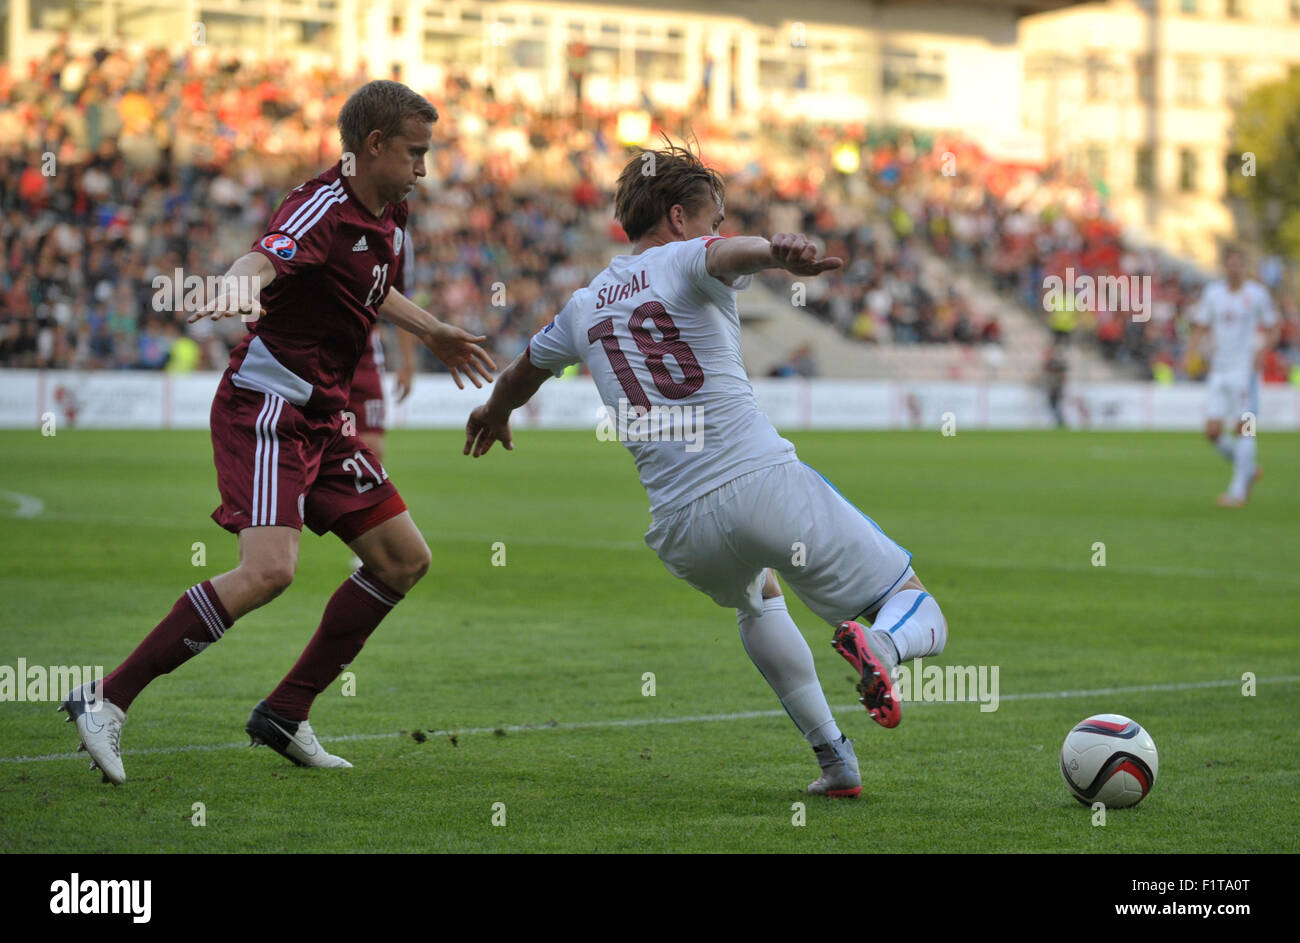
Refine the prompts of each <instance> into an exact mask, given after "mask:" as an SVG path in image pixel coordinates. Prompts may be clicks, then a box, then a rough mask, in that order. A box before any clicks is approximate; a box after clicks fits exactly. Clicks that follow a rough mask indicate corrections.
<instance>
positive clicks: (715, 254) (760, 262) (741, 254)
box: [704, 232, 844, 284]
mask: <svg viewBox="0 0 1300 943" xmlns="http://www.w3.org/2000/svg"><path fill="white" fill-rule="evenodd" d="M843 264H844V260H843V259H839V258H834V257H832V258H828V259H819V258H817V246H816V245H815V244H814V243H813V241H812V240H811V239H809V238H807V237H806V236H801V235H798V234H793V233H784V232H783V233H777V234H776V235H775V236H773V237H772V241H771V242H768V241H767V240H766V239H764V238H762V237H761V236H733V237H732V238H730V239H717V240H714V241H713V242H710V243H709V246H708V248H707V249H705V250H704V265H705V267H706V268H707V269H708V270H709V274H710V275H712V276H713V277H715V278H720V279H722V280H723V281H724V282H727V283H728V284H730V283H731V281H732V280H733V279H736V278H738V277H740V276H741V275H753V274H754V273H755V272H761V271H762V270H763V269H769V268H782V269H785V270H786V271H787V272H789V273H790V274H792V275H820V274H821V273H822V272H829V271H830V270H831V269H837V268H839V267H840V266H841V265H843Z"/></svg>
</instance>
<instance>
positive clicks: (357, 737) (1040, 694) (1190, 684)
mask: <svg viewBox="0 0 1300 943" xmlns="http://www.w3.org/2000/svg"><path fill="white" fill-rule="evenodd" d="M1298 681H1300V675H1281V676H1279V677H1276V678H1257V679H1256V680H1255V683H1256V684H1295V683H1296V682H1298ZM1241 684H1242V681H1241V680H1240V679H1238V678H1229V679H1226V680H1221V681H1183V682H1172V683H1168V684H1135V685H1130V686H1128V687H1120V688H1096V689H1095V690H1091V691H1031V692H1026V693H1023V694H1003V695H1002V696H1000V697H999V698H998V703H999V704H1000V703H1001V702H1003V701H1040V700H1056V699H1059V698H1074V697H1101V696H1103V695H1113V694H1150V693H1161V692H1166V691H1199V690H1202V689H1205V688H1231V687H1237V686H1239V685H1241ZM904 703H906V704H907V705H908V707H909V708H913V707H921V706H928V705H932V704H944V703H961V704H975V703H978V702H977V701H960V702H947V701H909V702H904ZM860 706H861V705H859V704H856V703H855V704H851V705H843V704H842V705H839V706H837V707H835V708H833V710H835V711H838V712H840V713H848V712H850V711H854V710H857V709H858V708H859V707H860ZM784 716H786V714H785V711H784V710H764V711H739V712H736V713H731V714H694V715H691V716H686V717H632V718H627V719H625V720H586V721H574V722H568V723H559V722H556V723H550V724H503V725H500V726H497V727H462V728H460V729H458V730H427V731H424V733H425V736H426V737H429V738H432V737H449V736H457V737H467V736H474V735H475V734H485V733H496V732H497V731H498V730H499V731H502V732H503V733H529V732H531V731H536V730H599V729H608V728H614V727H658V726H666V725H671V724H713V723H726V722H729V721H733V720H759V719H766V718H769V717H784ZM409 736H410V733H409V732H407V733H403V732H400V731H391V732H389V733H350V734H344V735H343V736H341V737H322V738H321V742H322V743H353V742H357V741H362V740H391V739H393V738H395V737H409ZM247 746H248V744H246V743H210V744H191V745H189V746H180V747H148V748H146V749H143V750H123V751H122V755H123V756H151V755H157V754H170V753H211V752H213V751H215V750H236V749H242V748H246V747H247ZM85 758H86V757H85V754H83V753H47V754H44V755H42V756H0V763H47V762H50V761H52V760H77V759H82V760H84V759H85Z"/></svg>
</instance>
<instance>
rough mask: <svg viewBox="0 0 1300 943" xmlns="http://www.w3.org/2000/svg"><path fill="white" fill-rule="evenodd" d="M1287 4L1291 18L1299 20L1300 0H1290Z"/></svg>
mask: <svg viewBox="0 0 1300 943" xmlns="http://www.w3.org/2000/svg"><path fill="white" fill-rule="evenodd" d="M1287 6H1288V8H1289V10H1290V12H1291V19H1293V20H1300V0H1291V2H1290V3H1289V4H1287Z"/></svg>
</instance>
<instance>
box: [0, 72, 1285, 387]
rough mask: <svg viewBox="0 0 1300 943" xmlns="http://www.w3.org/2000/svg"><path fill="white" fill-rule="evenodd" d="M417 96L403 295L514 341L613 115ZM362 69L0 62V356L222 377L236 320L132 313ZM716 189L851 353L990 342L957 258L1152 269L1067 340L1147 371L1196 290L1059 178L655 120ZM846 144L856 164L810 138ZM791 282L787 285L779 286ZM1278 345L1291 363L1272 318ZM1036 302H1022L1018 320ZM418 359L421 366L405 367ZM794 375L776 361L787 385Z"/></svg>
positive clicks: (600, 161)
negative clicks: (776, 242) (774, 237)
mask: <svg viewBox="0 0 1300 943" xmlns="http://www.w3.org/2000/svg"><path fill="white" fill-rule="evenodd" d="M447 76H448V77H447V79H446V81H445V83H444V86H443V87H442V88H440V89H434V90H426V91H427V92H428V94H429V96H430V98H431V99H432V100H433V101H434V102H435V104H436V105H437V107H438V109H439V112H440V120H439V122H438V126H437V130H436V132H435V147H434V149H433V151H432V152H431V155H430V161H429V173H428V176H427V177H426V178H425V180H424V181H422V185H421V187H420V188H419V190H418V191H417V192H416V193H414V194H412V196H411V197H410V202H411V207H412V212H411V219H412V224H411V225H412V233H411V237H412V240H413V242H412V244H413V246H414V247H415V252H416V255H415V265H414V271H413V272H411V273H408V279H407V284H408V287H409V288H410V293H411V294H412V297H413V298H414V299H415V300H416V301H417V303H419V304H421V305H423V306H425V307H427V308H428V309H429V310H430V311H432V312H433V313H434V314H435V315H437V316H438V317H440V318H444V319H447V320H450V321H452V322H454V323H457V324H459V325H461V326H463V327H465V328H467V329H468V330H471V331H475V332H481V333H484V334H487V335H488V336H489V337H490V338H491V345H492V347H493V350H494V352H495V353H496V354H497V355H498V357H499V358H509V357H510V356H513V354H514V353H516V352H517V351H518V350H520V349H522V347H523V346H524V344H525V343H526V341H527V338H528V336H529V335H530V334H531V333H532V332H533V331H534V330H536V329H537V328H538V327H539V326H541V325H542V324H544V323H545V322H546V321H547V320H549V319H550V318H551V317H552V316H553V315H554V313H555V312H556V311H558V310H559V308H560V307H562V306H563V304H564V302H565V301H566V300H567V299H568V296H569V294H570V293H571V292H572V291H573V290H574V289H575V288H577V287H580V286H582V285H585V284H586V283H587V282H588V281H589V280H590V279H591V277H592V276H593V275H594V274H595V273H596V272H597V271H599V270H600V269H601V268H602V267H603V266H604V265H605V264H606V262H607V261H608V257H609V255H610V254H611V251H618V250H617V247H616V243H617V242H619V241H620V240H623V239H624V238H625V237H624V236H623V234H622V231H621V230H620V229H619V227H618V226H617V224H615V223H614V221H613V220H612V218H611V209H610V207H611V202H612V186H613V183H614V180H615V179H616V177H617V173H618V171H619V169H620V168H621V166H622V164H623V162H624V161H625V160H626V159H627V157H628V151H627V149H626V148H624V147H623V146H621V145H620V144H619V143H618V142H617V140H616V133H615V127H616V122H617V115H616V114H615V113H613V112H601V111H599V110H595V109H593V108H592V107H591V106H590V105H589V104H588V105H586V106H584V107H583V108H582V110H581V111H579V112H575V113H565V114H562V113H551V112H543V111H539V110H538V109H536V108H532V107H529V106H526V105H523V104H521V103H518V102H513V101H503V100H500V99H499V98H498V96H497V95H496V94H495V93H494V91H493V88H492V87H491V86H490V85H488V86H482V85H475V84H473V83H471V82H470V81H468V80H467V79H466V78H465V77H464V76H463V75H459V74H457V73H455V72H448V73H447ZM365 78H366V76H359V75H355V76H346V75H341V74H339V73H337V72H332V71H328V70H310V71H303V70H295V69H292V68H291V67H290V66H289V65H287V64H285V63H282V62H275V61H253V62H241V61H239V60H235V59H230V58H226V57H222V56H220V55H216V54H212V53H209V52H208V51H206V50H205V51H203V52H202V53H199V52H188V53H187V54H185V55H180V56H176V55H173V54H171V53H168V52H166V51H163V50H153V51H150V52H148V53H147V54H144V55H131V54H129V53H127V52H125V51H120V50H118V51H113V50H108V49H100V50H97V51H95V52H94V53H92V54H88V55H74V54H72V53H70V52H69V51H68V50H67V49H66V48H63V47H57V48H55V49H53V50H52V51H51V52H50V53H49V54H48V55H47V56H45V57H44V58H42V59H39V60H36V61H33V62H32V63H30V64H27V65H22V66H16V67H13V68H10V67H4V66H0V366H18V367H73V368H87V369H105V368H143V369H159V368H168V369H192V368H196V367H197V368H205V367H206V368H210V369H220V368H222V367H224V365H225V363H226V360H227V357H228V352H229V349H230V348H231V347H232V346H233V345H234V344H235V343H237V342H238V340H239V337H240V336H241V334H242V332H243V330H244V326H243V325H242V323H240V322H238V321H236V320H233V319H232V320H227V321H224V322H219V323H215V324H214V323H213V322H207V321H203V322H199V323H197V324H195V325H188V324H186V321H185V314H186V313H185V312H184V311H176V310H174V309H172V307H170V306H168V305H164V304H159V303H157V299H156V297H155V296H156V294H157V284H158V283H157V281H156V280H157V279H158V278H159V277H160V276H161V277H164V278H172V277H174V275H175V274H177V273H181V274H183V275H187V276H188V275H199V276H201V277H203V276H209V275H216V274H219V273H220V272H222V271H224V270H225V268H226V267H227V266H228V265H229V264H230V262H232V261H233V260H234V259H235V258H237V257H238V256H239V255H241V254H242V253H243V252H244V251H246V250H247V248H248V247H249V245H251V243H252V242H253V240H254V239H255V238H256V237H257V236H258V235H260V233H261V232H262V228H263V227H264V226H265V224H266V221H267V220H268V219H269V218H270V216H271V214H272V212H273V211H274V209H275V207H276V205H277V204H278V202H279V200H280V199H281V198H282V197H283V195H284V194H285V192H287V190H289V189H290V188H292V187H293V186H296V185H297V184H298V183H300V182H302V181H303V180H305V179H308V178H309V177H311V176H314V175H315V174H316V173H318V172H320V171H321V170H322V169H324V168H325V167H328V166H329V165H330V164H332V163H333V162H334V161H335V160H336V159H337V156H338V143H337V133H336V130H335V127H334V124H333V119H334V116H335V115H336V114H337V112H338V109H339V107H340V106H341V105H342V103H343V101H344V100H345V99H346V97H347V95H348V94H349V92H350V91H352V90H353V89H354V88H356V87H357V86H358V85H359V84H361V83H362V82H363V81H364V80H365ZM654 119H655V127H656V129H659V128H662V129H663V130H665V131H667V132H668V133H670V134H673V135H678V136H681V135H685V134H686V133H688V132H689V133H691V134H692V135H693V136H694V137H695V138H696V139H698V142H699V147H700V149H701V151H702V152H703V153H704V155H705V156H706V158H707V159H708V160H709V161H710V163H712V164H714V165H715V166H717V167H718V168H719V169H720V170H721V171H723V172H724V174H725V175H726V176H727V179H728V199H727V221H726V223H725V224H724V227H723V231H724V232H755V233H765V234H771V233H773V232H782V231H803V232H809V233H814V234H817V235H818V236H820V237H821V238H823V239H824V240H825V242H826V252H827V254H831V255H838V256H841V257H842V258H844V259H845V260H846V264H845V266H844V267H843V268H842V269H841V270H839V271H836V272H833V273H830V274H828V275H826V276H823V277H821V278H818V279H808V280H804V281H803V282H801V283H800V285H799V286H797V288H792V285H791V282H790V280H789V279H788V278H782V277H781V276H780V275H777V274H769V275H768V276H766V277H765V278H764V281H765V282H766V284H767V285H768V286H769V288H770V289H771V290H772V291H774V292H777V293H780V294H783V295H790V296H791V300H792V302H793V303H795V304H797V305H802V306H804V307H805V308H806V310H807V311H809V312H810V313H811V314H813V315H814V316H817V317H820V318H822V319H824V320H826V321H827V322H829V323H832V324H834V325H835V326H836V327H837V328H838V329H839V330H840V331H842V332H843V333H844V334H845V335H846V336H847V337H849V338H852V339H855V340H857V341H860V342H863V343H886V342H888V343H948V342H957V343H961V344H979V343H997V342H999V341H1000V339H1001V326H1000V324H999V321H998V319H997V316H996V315H997V312H996V311H992V312H981V311H978V310H976V306H975V305H974V304H973V302H972V300H971V299H970V298H969V297H967V296H966V294H965V293H963V292H962V291H961V290H959V288H958V287H957V279H956V278H955V277H954V276H955V274H956V273H957V272H958V271H959V270H961V269H975V270H979V271H981V272H984V273H990V274H991V276H992V278H993V279H994V281H995V283H996V284H997V286H998V287H999V288H1000V289H1001V290H1002V291H1003V292H1004V294H1005V296H1006V298H1007V301H1008V303H1020V304H1024V305H1026V306H1028V307H1029V308H1031V309H1035V310H1039V311H1041V310H1042V303H1041V299H1042V286H1043V284H1044V279H1045V278H1046V277H1047V276H1048V275H1051V274H1057V273H1061V272H1063V271H1064V270H1065V269H1066V268H1067V267H1071V266H1072V267H1073V268H1074V269H1075V270H1076V272H1079V273H1084V272H1087V273H1091V274H1101V273H1111V272H1115V273H1119V272H1124V273H1136V272H1154V273H1155V277H1154V282H1155V300H1154V306H1153V316H1152V317H1151V319H1150V321H1148V322H1146V323H1140V322H1138V321H1135V320H1133V319H1132V318H1129V317H1127V316H1125V315H1124V314H1123V313H1121V312H1105V311H1103V312H1097V313H1094V312H1078V313H1077V315H1076V318H1077V321H1078V323H1077V330H1078V333H1080V334H1083V333H1086V334H1089V335H1093V336H1095V338H1096V341H1097V343H1099V344H1100V345H1101V346H1102V349H1103V350H1104V351H1105V353H1106V355H1107V356H1109V357H1113V358H1115V359H1117V360H1130V361H1134V362H1137V363H1140V364H1144V365H1146V366H1147V368H1154V367H1155V365H1159V364H1161V363H1167V364H1170V365H1175V366H1176V365H1180V364H1181V363H1182V350H1181V348H1180V345H1181V344H1182V343H1183V339H1184V338H1185V335H1186V333H1187V331H1186V313H1187V311H1188V308H1189V306H1190V304H1191V303H1192V302H1193V301H1194V299H1195V295H1196V292H1197V290H1198V286H1199V281H1198V278H1197V277H1196V276H1195V275H1192V274H1189V273H1187V272H1185V271H1183V270H1180V269H1179V268H1178V267H1177V266H1176V265H1175V264H1174V263H1173V262H1172V261H1171V260H1168V259H1166V258H1163V257H1158V256H1156V255H1155V254H1154V253H1144V252H1139V251H1135V250H1132V249H1129V248H1126V247H1125V246H1124V244H1123V241H1122V240H1121V238H1120V235H1119V233H1118V231H1117V230H1116V228H1115V227H1114V226H1113V225H1111V224H1109V223H1106V222H1105V221H1104V220H1103V218H1102V212H1101V206H1100V202H1099V197H1098V195H1097V193H1096V191H1095V189H1094V188H1091V187H1089V186H1088V185H1086V183H1085V182H1084V181H1081V180H1079V179H1078V178H1077V177H1074V176H1071V175H1069V174H1066V173H1065V172H1063V171H1061V170H1059V169H1055V168H1049V169H1047V170H1041V169H1035V168H1026V167H1017V166H1014V165H1007V164H1003V163H999V162H996V161H993V160H990V159H988V158H987V157H986V156H984V155H983V154H982V153H981V152H980V151H979V149H978V148H977V147H975V146H974V145H972V144H970V143H969V142H964V141H961V140H956V139H948V138H938V139H924V138H920V137H917V136H913V135H910V134H901V135H897V136H883V135H879V136H878V135H876V134H875V133H870V134H869V133H868V132H866V131H865V130H864V129H861V128H842V127H841V128H836V127H830V126H812V125H807V124H804V123H802V122H799V121H794V120H790V119H778V118H772V119H771V120H766V119H765V120H764V121H763V122H761V123H760V126H759V130H757V131H736V130H732V129H731V128H728V127H725V126H716V125H714V124H712V123H710V122H709V121H708V119H707V117H705V116H704V115H703V114H700V113H692V114H691V115H689V116H688V115H684V114H681V113H673V112H671V111H663V110H660V111H658V112H656V113H655V115H654ZM854 138H856V139H857V140H858V141H859V142H860V144H861V168H860V170H858V171H857V172H854V173H839V172H837V171H836V170H835V169H834V159H833V157H834V149H835V148H836V147H837V146H840V145H841V144H842V142H843V141H844V140H845V139H854ZM796 290H797V291H798V292H799V293H800V295H799V296H798V297H797V298H796V297H795V296H794V294H793V292H794V291H796ZM1279 303H1280V305H1281V306H1282V308H1283V311H1284V312H1285V313H1289V314H1290V315H1291V318H1292V324H1291V325H1290V326H1289V328H1288V331H1287V332H1286V334H1285V336H1284V342H1283V343H1284V347H1283V351H1282V352H1281V353H1280V354H1279V355H1278V356H1292V357H1293V356H1294V355H1295V350H1296V330H1295V323H1296V322H1295V309H1294V304H1293V303H1291V304H1290V306H1289V307H1288V301H1287V299H1286V297H1285V296H1284V295H1282V294H1281V293H1279ZM1047 316H1048V315H1047V314H1046V313H1045V314H1044V317H1045V318H1046V317H1047ZM421 366H422V368H425V369H429V368H432V367H434V366H435V364H433V363H432V361H431V360H430V359H426V360H425V361H424V362H423V363H422V364H421ZM813 370H815V361H814V360H813V358H811V356H800V355H799V353H798V352H794V353H792V357H791V363H790V364H789V365H787V372H788V373H797V374H800V375H806V374H807V372H809V371H813Z"/></svg>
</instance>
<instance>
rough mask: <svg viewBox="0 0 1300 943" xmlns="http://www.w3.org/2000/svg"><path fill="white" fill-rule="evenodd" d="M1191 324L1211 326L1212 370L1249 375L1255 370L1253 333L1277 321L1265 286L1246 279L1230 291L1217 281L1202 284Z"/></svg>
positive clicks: (1221, 372)
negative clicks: (1212, 345) (1203, 285)
mask: <svg viewBox="0 0 1300 943" xmlns="http://www.w3.org/2000/svg"><path fill="white" fill-rule="evenodd" d="M1192 323H1193V324H1197V325H1200V326H1202V327H1208V328H1209V329H1210V336H1211V337H1212V338H1213V343H1214V351H1213V353H1212V354H1211V356H1210V370H1211V372H1212V373H1216V374H1225V375H1228V374H1232V375H1242V376H1249V375H1250V374H1252V373H1253V372H1254V370H1255V368H1254V358H1255V344H1256V335H1257V334H1258V332H1259V329H1260V328H1261V327H1264V328H1271V327H1272V326H1273V325H1274V324H1276V323H1277V314H1276V313H1275V312H1274V310H1273V302H1272V299H1270V298H1269V296H1268V291H1267V289H1265V288H1264V286H1263V285H1261V284H1259V282H1253V281H1250V280H1247V281H1245V282H1243V283H1242V285H1241V287H1240V288H1239V289H1237V290H1236V291H1232V290H1231V289H1229V288H1228V283H1227V282H1226V281H1222V280H1220V281H1216V282H1211V283H1210V284H1209V285H1206V286H1205V291H1204V292H1203V293H1202V295H1201V301H1200V303H1199V304H1198V305H1197V306H1196V310H1195V312H1193V314H1192Z"/></svg>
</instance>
